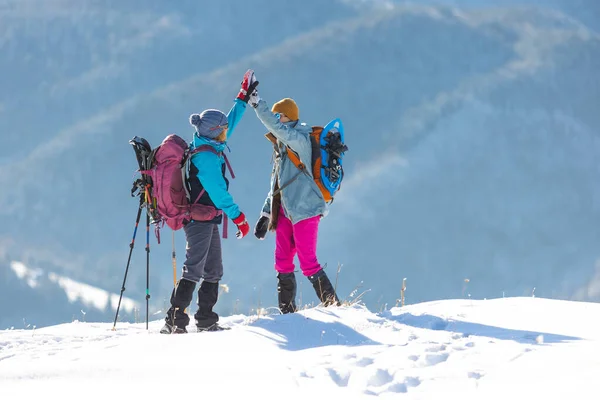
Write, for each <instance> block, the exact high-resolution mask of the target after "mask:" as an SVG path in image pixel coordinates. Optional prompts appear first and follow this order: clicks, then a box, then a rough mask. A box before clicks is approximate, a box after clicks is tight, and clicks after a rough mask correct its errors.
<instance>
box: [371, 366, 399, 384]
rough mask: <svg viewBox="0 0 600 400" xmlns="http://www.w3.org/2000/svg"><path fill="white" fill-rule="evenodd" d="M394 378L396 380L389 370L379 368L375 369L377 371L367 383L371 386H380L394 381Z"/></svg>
mask: <svg viewBox="0 0 600 400" xmlns="http://www.w3.org/2000/svg"><path fill="white" fill-rule="evenodd" d="M393 380H394V377H393V376H392V375H391V374H390V373H389V372H388V371H387V370H385V369H379V368H378V369H377V370H376V371H375V373H374V374H373V375H372V376H371V377H370V378H369V380H368V381H367V384H368V385H369V386H375V387H379V386H383V385H387V384H388V383H390V382H392V381H393Z"/></svg>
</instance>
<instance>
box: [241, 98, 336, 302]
mask: <svg viewBox="0 0 600 400" xmlns="http://www.w3.org/2000/svg"><path fill="white" fill-rule="evenodd" d="M248 104H249V105H251V106H252V107H253V108H254V110H255V111H256V115H257V116H258V118H259V119H260V121H261V122H262V123H263V125H264V126H265V127H266V128H267V129H268V130H269V133H268V134H267V138H268V139H269V140H271V142H272V143H273V147H274V150H275V162H274V165H273V173H272V174H271V190H270V192H269V195H268V196H267V199H266V201H265V204H264V206H263V209H262V213H261V216H260V219H259V220H258V222H257V223H256V227H255V230H254V235H255V236H256V237H257V238H258V239H264V237H265V235H266V234H267V231H268V230H271V231H275V234H276V247H275V270H276V271H277V282H278V284H277V292H278V300H279V309H280V310H281V312H282V313H284V314H286V313H291V312H294V311H296V277H295V274H294V269H295V267H294V257H295V256H296V255H297V256H298V260H299V262H300V269H301V271H302V274H303V275H304V276H306V277H307V278H308V280H309V281H310V282H311V283H312V285H313V288H314V289H315V293H316V294H317V297H318V298H319V300H320V301H321V302H322V303H323V304H324V305H325V306H329V305H332V304H336V305H339V304H340V303H339V299H338V297H337V295H336V293H335V290H334V288H333V285H332V284H331V281H330V280H329V278H328V277H327V274H326V273H325V271H323V269H322V268H321V265H320V264H319V261H318V259H317V236H318V231H319V221H320V220H321V218H322V217H324V216H325V215H326V214H327V203H326V202H325V200H324V199H323V195H322V194H321V191H320V190H319V187H318V186H317V184H316V183H315V181H314V180H313V178H312V176H311V175H310V174H311V173H310V172H309V171H308V170H310V168H308V169H307V170H304V171H302V170H300V169H299V168H298V167H296V165H295V164H294V163H293V162H292V161H291V160H290V157H289V154H288V151H289V150H288V148H289V149H291V150H292V151H293V153H294V155H293V156H296V157H297V158H299V160H300V161H301V162H302V163H303V164H304V165H311V163H312V145H311V141H310V136H309V135H310V133H311V132H312V127H311V126H309V125H307V124H305V123H301V122H300V121H299V111H298V106H297V105H296V103H295V102H294V100H292V99H289V98H285V99H283V100H280V101H279V102H277V103H275V104H274V105H273V107H272V108H271V109H269V107H268V105H267V103H266V102H265V101H264V100H262V99H261V98H260V97H259V96H258V92H257V91H256V90H255V91H254V92H253V93H252V94H251V95H250V100H249V101H248Z"/></svg>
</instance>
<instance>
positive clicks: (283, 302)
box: [277, 272, 296, 314]
mask: <svg viewBox="0 0 600 400" xmlns="http://www.w3.org/2000/svg"><path fill="white" fill-rule="evenodd" d="M277 297H278V300H279V311H281V313H282V314H289V313H294V312H296V275H295V274H294V273H293V272H291V273H289V274H277Z"/></svg>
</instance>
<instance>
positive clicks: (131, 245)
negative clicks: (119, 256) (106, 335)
mask: <svg viewBox="0 0 600 400" xmlns="http://www.w3.org/2000/svg"><path fill="white" fill-rule="evenodd" d="M142 205H143V200H142V199H141V197H140V206H139V207H138V212H137V217H136V218H135V228H134V229H133V238H132V239H131V243H129V257H128V258H127V266H126V267H125V276H124V277H123V284H122V285H121V295H120V296H119V304H118V305H117V313H116V314H115V322H114V323H113V327H112V330H113V331H114V330H115V327H116V325H117V318H118V317H119V309H120V308H121V300H122V299H123V292H124V291H125V281H126V280H127V272H128V271H129V263H130V262H131V253H133V247H134V246H135V236H136V234H137V229H138V225H139V223H140V217H141V215H142Z"/></svg>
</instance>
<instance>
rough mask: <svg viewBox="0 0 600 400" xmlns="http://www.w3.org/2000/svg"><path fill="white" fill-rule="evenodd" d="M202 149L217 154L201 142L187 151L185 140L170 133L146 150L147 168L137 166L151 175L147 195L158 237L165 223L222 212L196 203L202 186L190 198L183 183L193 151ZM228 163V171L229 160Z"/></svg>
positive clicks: (206, 217) (202, 218)
mask: <svg viewBox="0 0 600 400" xmlns="http://www.w3.org/2000/svg"><path fill="white" fill-rule="evenodd" d="M201 151H210V152H212V153H214V154H219V153H218V152H217V150H215V149H214V147H212V146H210V145H203V146H200V147H197V148H195V149H193V150H192V151H190V150H189V147H188V144H187V142H186V141H185V140H183V139H182V138H181V137H179V136H177V135H174V134H171V135H169V136H167V137H166V138H165V139H164V140H163V141H162V143H161V144H160V145H159V146H158V147H156V148H155V149H154V150H152V152H151V153H150V154H149V156H148V160H147V164H146V165H149V166H150V169H147V170H140V173H142V174H144V175H147V176H149V177H150V178H151V190H150V198H151V199H152V203H151V205H150V208H151V210H152V214H151V215H152V219H153V220H154V221H153V222H154V223H155V224H156V235H157V239H158V240H159V241H160V235H159V228H160V227H161V226H162V225H164V224H167V226H168V227H169V228H171V229H173V230H174V231H176V230H179V229H181V228H182V227H183V226H184V225H185V223H187V222H189V221H190V220H192V219H193V220H195V221H210V220H212V219H213V218H215V217H217V216H218V215H221V214H222V213H223V212H222V211H221V210H217V209H216V208H215V207H212V206H208V205H204V204H196V202H197V201H198V200H199V199H200V197H202V195H203V194H204V190H203V191H202V192H201V193H200V195H199V196H198V197H197V198H196V199H193V201H192V199H190V193H189V189H188V187H187V184H186V176H187V164H188V163H187V162H188V160H189V159H190V158H191V157H192V155H194V154H196V153H199V152H201ZM226 161H227V160H226ZM227 165H228V167H229V168H230V173H231V172H232V171H231V167H230V166H229V162H227ZM226 223H227V222H226V221H225V224H226Z"/></svg>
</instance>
